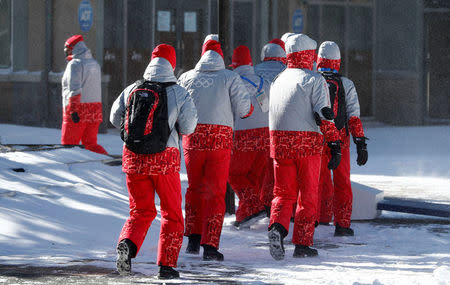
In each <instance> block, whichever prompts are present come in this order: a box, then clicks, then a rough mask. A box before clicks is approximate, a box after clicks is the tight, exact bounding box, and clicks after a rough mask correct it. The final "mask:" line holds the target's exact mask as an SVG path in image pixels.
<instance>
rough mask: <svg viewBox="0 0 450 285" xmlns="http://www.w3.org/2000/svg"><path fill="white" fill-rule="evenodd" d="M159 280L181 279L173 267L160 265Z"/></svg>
mask: <svg viewBox="0 0 450 285" xmlns="http://www.w3.org/2000/svg"><path fill="white" fill-rule="evenodd" d="M158 278H159V279H174V278H180V273H179V272H178V271H176V270H175V269H173V267H170V266H165V265H160V266H159V270H158Z"/></svg>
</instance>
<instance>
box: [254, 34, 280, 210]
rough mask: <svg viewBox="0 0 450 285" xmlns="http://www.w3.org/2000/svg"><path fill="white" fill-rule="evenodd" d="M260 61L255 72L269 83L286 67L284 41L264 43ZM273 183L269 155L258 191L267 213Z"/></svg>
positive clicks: (270, 201)
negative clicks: (261, 184)
mask: <svg viewBox="0 0 450 285" xmlns="http://www.w3.org/2000/svg"><path fill="white" fill-rule="evenodd" d="M261 61H262V62H261V63H259V64H257V65H255V73H256V74H257V75H258V76H261V77H262V78H264V79H265V80H267V81H268V82H270V84H271V83H272V82H273V80H274V79H275V78H276V77H277V76H278V74H280V72H282V71H283V70H284V69H285V68H286V51H285V49H284V42H283V41H282V40H280V39H273V40H271V41H270V42H269V43H268V44H266V45H265V46H264V47H263V48H262V50H261ZM273 185H274V177H273V159H272V158H270V157H269V163H268V164H267V167H266V171H265V175H264V182H263V187H262V188H261V193H260V201H261V202H262V203H263V205H264V207H265V209H266V211H267V212H268V214H270V205H271V203H272V198H273Z"/></svg>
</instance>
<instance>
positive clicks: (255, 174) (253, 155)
mask: <svg viewBox="0 0 450 285" xmlns="http://www.w3.org/2000/svg"><path fill="white" fill-rule="evenodd" d="M268 160H269V155H268V153H267V151H245V152H244V151H238V150H233V153H232V155H231V162H230V175H229V177H228V182H229V183H230V185H231V188H233V190H234V192H235V193H236V195H237V196H238V198H239V206H238V209H237V210H236V221H239V222H240V221H242V220H243V219H245V218H246V217H248V216H251V215H253V214H256V213H259V212H260V211H262V210H264V205H263V204H262V203H261V201H260V193H261V190H262V186H263V182H264V175H265V172H266V168H267V163H268Z"/></svg>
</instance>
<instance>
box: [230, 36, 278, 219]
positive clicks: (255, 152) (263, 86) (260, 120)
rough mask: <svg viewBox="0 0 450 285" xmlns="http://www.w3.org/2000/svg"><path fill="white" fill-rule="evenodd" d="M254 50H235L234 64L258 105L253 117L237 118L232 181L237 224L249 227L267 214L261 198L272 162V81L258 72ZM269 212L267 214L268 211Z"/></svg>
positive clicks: (232, 156) (253, 103)
mask: <svg viewBox="0 0 450 285" xmlns="http://www.w3.org/2000/svg"><path fill="white" fill-rule="evenodd" d="M252 65H253V63H252V58H251V55H250V50H249V49H248V47H246V46H243V45H241V46H238V47H236V48H235V49H234V51H233V56H232V64H231V66H232V68H233V69H234V71H235V72H236V73H237V74H239V75H240V76H241V78H242V81H243V82H244V84H245V85H246V87H247V89H248V93H249V94H251V96H250V98H251V101H252V105H253V106H255V109H254V111H253V114H252V115H251V117H250V118H246V119H241V118H239V116H236V117H235V118H234V138H233V150H232V153H231V163H230V175H229V178H228V182H229V183H230V185H231V188H232V189H233V190H234V192H235V193H236V195H237V196H238V198H239V206H238V208H237V210H236V221H235V223H234V225H235V226H236V227H248V226H249V225H250V224H249V223H251V222H254V221H255V218H257V217H261V216H262V214H265V213H266V211H265V208H264V204H263V203H262V202H261V201H260V196H261V191H262V190H263V189H262V188H263V186H264V184H263V183H264V179H263V178H264V176H265V172H266V169H267V164H268V162H269V114H268V111H269V92H270V83H269V82H268V81H266V80H264V78H262V77H261V76H258V75H256V74H255V71H254V69H253V66H252ZM264 216H265V215H264Z"/></svg>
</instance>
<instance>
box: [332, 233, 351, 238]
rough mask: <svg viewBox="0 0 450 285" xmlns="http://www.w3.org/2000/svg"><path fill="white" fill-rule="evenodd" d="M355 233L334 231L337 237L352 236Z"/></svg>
mask: <svg viewBox="0 0 450 285" xmlns="http://www.w3.org/2000/svg"><path fill="white" fill-rule="evenodd" d="M354 235H355V233H348V232H339V233H334V236H335V237H352V236H354Z"/></svg>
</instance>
